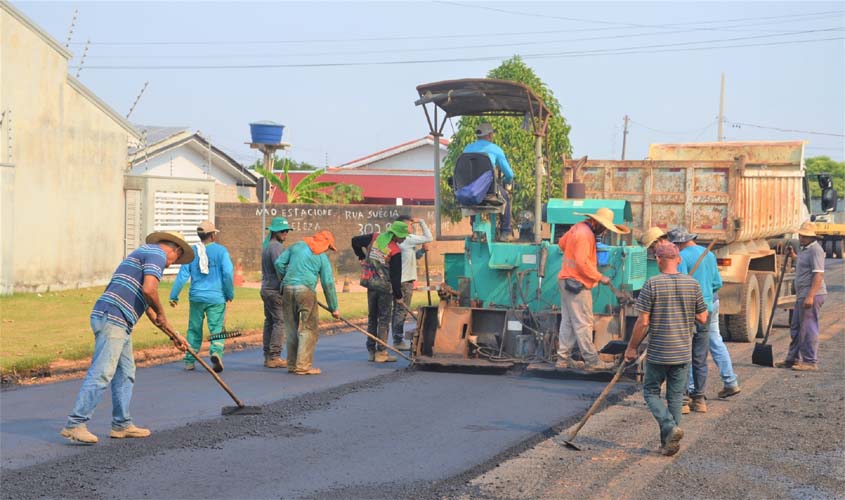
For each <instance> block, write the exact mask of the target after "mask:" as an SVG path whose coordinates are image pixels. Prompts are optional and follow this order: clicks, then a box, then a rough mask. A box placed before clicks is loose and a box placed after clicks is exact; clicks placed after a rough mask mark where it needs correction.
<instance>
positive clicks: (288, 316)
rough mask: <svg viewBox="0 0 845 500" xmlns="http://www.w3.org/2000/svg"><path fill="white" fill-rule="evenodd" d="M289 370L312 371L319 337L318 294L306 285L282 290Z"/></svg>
mask: <svg viewBox="0 0 845 500" xmlns="http://www.w3.org/2000/svg"><path fill="white" fill-rule="evenodd" d="M282 311H283V313H284V318H285V320H284V324H285V337H286V338H287V350H288V371H291V370H293V371H305V370H310V369H311V363H312V362H313V361H314V347H316V346H317V339H318V338H319V337H320V333H319V330H318V328H317V320H318V315H317V294H316V293H315V292H314V290H311V289H310V288H308V287H307V286H286V287H285V288H284V290H283V291H282Z"/></svg>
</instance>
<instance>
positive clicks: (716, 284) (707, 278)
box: [679, 245, 722, 312]
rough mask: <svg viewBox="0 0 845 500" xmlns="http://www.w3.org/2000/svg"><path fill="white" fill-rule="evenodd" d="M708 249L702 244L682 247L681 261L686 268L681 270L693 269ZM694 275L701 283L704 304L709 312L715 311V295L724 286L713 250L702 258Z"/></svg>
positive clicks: (686, 271)
mask: <svg viewBox="0 0 845 500" xmlns="http://www.w3.org/2000/svg"><path fill="white" fill-rule="evenodd" d="M706 250H707V249H706V248H705V247H703V246H700V245H690V246H688V247H685V248H682V249H681V262H683V263H684V269H683V270H679V271H680V272H684V273H688V272H689V269H692V268H693V266H694V265H695V263H696V262H697V261H698V258H699V257H700V256H701V254H703V253H704V252H705V251H706ZM692 277H693V278H695V280H696V281H698V284H699V285H701V294H702V295H703V296H704V304H705V305H706V306H707V312H713V295H714V294H715V293H716V292H717V291H719V289H720V288H722V277H721V276H720V275H719V266H718V264H717V262H716V257H715V256H714V255H713V252H707V255H705V256H704V258H703V259H701V264H699V265H698V268H697V269H696V270H695V272H694V273H692Z"/></svg>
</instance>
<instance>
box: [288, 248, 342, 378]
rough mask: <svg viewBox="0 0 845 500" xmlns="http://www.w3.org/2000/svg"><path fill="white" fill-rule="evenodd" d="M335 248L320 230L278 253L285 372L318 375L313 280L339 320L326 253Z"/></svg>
mask: <svg viewBox="0 0 845 500" xmlns="http://www.w3.org/2000/svg"><path fill="white" fill-rule="evenodd" d="M329 250H333V251H337V247H335V246H334V235H333V234H332V233H331V232H330V231H320V232H318V233H316V234H314V235H313V236H310V237H305V238H303V239H302V241H298V242H296V243H294V244H293V245H291V246H290V247H288V249H287V250H285V251H284V252H282V255H280V256H279V258H278V259H277V260H276V262H275V264H274V265H275V268H276V272H278V274H279V276H280V277H281V280H282V308H283V310H284V324H285V335H286V337H287V350H288V360H287V367H288V372H290V373H294V374H296V375H319V374H320V373H321V372H320V369H319V368H315V367H314V366H313V363H314V348H315V347H316V346H317V339H318V338H319V336H320V333H319V330H318V326H317V320H318V316H319V315H318V305H317V279H318V278H319V280H320V285H321V286H322V287H323V294H324V295H325V297H326V304H327V306H328V308H329V312H331V314H332V316H333V317H334V318H335V319H340V310H339V309H338V304H337V290H336V289H335V284H334V276H333V275H332V264H331V262H329V257H328V255H326V252H328V251H329Z"/></svg>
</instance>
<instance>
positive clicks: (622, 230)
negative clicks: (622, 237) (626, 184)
mask: <svg viewBox="0 0 845 500" xmlns="http://www.w3.org/2000/svg"><path fill="white" fill-rule="evenodd" d="M572 215H583V216H584V217H589V218H591V219H593V220H594V221H596V222H598V223H599V224H601V225H602V226H604V227H605V228H607V229H609V230H611V231H613V232H614V233H616V234H628V233H630V232H631V230H630V229H628V228H627V227H625V226H623V225H617V224H614V223H613V210H611V209H609V208H604V207H602V208H600V209H598V210H596V213H594V214H584V213H578V212H572Z"/></svg>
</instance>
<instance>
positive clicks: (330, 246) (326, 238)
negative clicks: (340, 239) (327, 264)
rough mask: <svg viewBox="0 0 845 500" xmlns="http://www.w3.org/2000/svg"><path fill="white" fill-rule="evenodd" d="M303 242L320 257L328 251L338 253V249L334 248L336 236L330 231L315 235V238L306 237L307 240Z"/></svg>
mask: <svg viewBox="0 0 845 500" xmlns="http://www.w3.org/2000/svg"><path fill="white" fill-rule="evenodd" d="M302 241H304V242H305V244H306V245H308V248H310V249H311V251H312V252H314V254H315V255H320V254H321V253H324V252H325V251H326V250H334V251H335V252H337V247H336V246H334V235H333V234H332V232H331V231H328V230H323V231H320V232H318V233H315V234H314V236H306V237H305V238H302Z"/></svg>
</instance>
